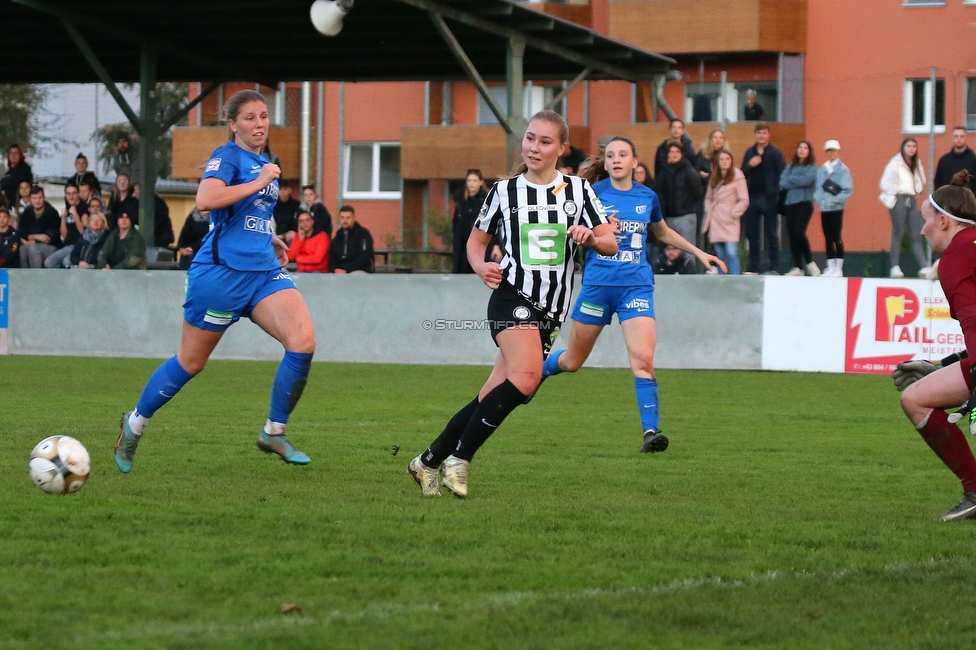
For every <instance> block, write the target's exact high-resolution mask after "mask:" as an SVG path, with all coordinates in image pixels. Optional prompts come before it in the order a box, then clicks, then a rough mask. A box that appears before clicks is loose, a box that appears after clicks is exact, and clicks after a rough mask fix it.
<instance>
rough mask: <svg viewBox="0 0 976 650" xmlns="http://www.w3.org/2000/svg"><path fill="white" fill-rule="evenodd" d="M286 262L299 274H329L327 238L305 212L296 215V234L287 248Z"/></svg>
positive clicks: (309, 214)
mask: <svg viewBox="0 0 976 650" xmlns="http://www.w3.org/2000/svg"><path fill="white" fill-rule="evenodd" d="M288 261H289V262H295V269H296V270H297V271H298V272H299V273H328V272H329V236H328V235H327V234H325V232H323V231H321V230H319V229H318V224H316V223H315V218H314V217H312V215H311V213H310V212H308V211H307V210H302V211H301V212H299V213H298V232H297V234H296V235H295V237H294V238H293V239H292V240H291V246H290V247H289V248H288Z"/></svg>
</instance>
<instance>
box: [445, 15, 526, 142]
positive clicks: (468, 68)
mask: <svg viewBox="0 0 976 650" xmlns="http://www.w3.org/2000/svg"><path fill="white" fill-rule="evenodd" d="M430 19H431V20H432V21H433V22H434V27H436V28H437V31H438V32H439V33H440V35H441V37H442V38H443V39H444V42H445V43H447V46H448V47H449V48H451V53H452V54H453V55H454V58H455V59H457V61H458V63H460V64H461V67H462V68H464V71H465V72H466V73H467V75H468V79H470V80H471V83H473V84H474V85H475V87H476V88H477V89H478V92H479V93H481V97H482V98H483V99H484V100H485V103H486V104H488V108H490V109H491V112H492V113H494V114H495V118H496V119H497V120H498V122H499V123H500V124H501V125H502V127H504V129H505V131H506V132H510V131H511V127H510V126H509V124H508V118H507V117H506V116H505V112H504V111H502V107H501V106H499V105H498V102H496V101H495V98H494V97H492V96H491V93H489V92H488V84H486V83H485V80H484V79H482V78H481V75H480V74H478V70H477V68H475V67H474V64H473V63H471V59H469V58H468V55H467V54H465V52H464V48H462V47H461V43H459V42H458V40H457V38H455V36H454V32H452V31H451V28H450V27H448V26H447V23H445V22H444V19H443V18H441V16H440V14H435V13H432V14H430Z"/></svg>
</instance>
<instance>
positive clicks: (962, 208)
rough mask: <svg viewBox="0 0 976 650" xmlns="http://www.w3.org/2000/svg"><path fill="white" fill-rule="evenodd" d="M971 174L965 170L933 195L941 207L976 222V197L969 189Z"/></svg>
mask: <svg viewBox="0 0 976 650" xmlns="http://www.w3.org/2000/svg"><path fill="white" fill-rule="evenodd" d="M969 180H970V174H969V171H967V170H965V169H963V170H962V171H960V172H958V173H957V174H956V175H955V176H953V177H952V180H951V181H950V182H949V184H948V185H943V186H942V187H940V188H939V189H937V190H936V191H935V192H933V193H932V198H933V199H935V202H936V203H938V204H939V207H940V208H942V209H943V210H945V211H946V212H948V213H950V214H954V215H955V216H957V217H960V218H961V219H969V220H970V221H976V196H974V195H973V192H972V190H970V189H969Z"/></svg>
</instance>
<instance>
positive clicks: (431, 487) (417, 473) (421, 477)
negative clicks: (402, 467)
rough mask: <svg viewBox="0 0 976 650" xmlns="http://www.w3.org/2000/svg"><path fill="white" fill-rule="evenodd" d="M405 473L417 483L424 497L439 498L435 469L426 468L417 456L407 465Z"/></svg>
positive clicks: (439, 492)
mask: <svg viewBox="0 0 976 650" xmlns="http://www.w3.org/2000/svg"><path fill="white" fill-rule="evenodd" d="M407 472H408V473H409V474H410V476H412V477H413V480H415V481H417V485H419V486H420V489H421V490H423V491H424V496H425V497H439V496H440V495H441V489H440V488H439V487H437V468H436V467H427V466H426V465H424V461H422V460H420V456H417V457H416V458H414V459H413V460H412V461H410V464H409V465H407Z"/></svg>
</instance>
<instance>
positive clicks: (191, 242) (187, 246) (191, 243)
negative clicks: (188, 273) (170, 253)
mask: <svg viewBox="0 0 976 650" xmlns="http://www.w3.org/2000/svg"><path fill="white" fill-rule="evenodd" d="M208 232H210V211H209V210H208V211H201V210H199V209H197V208H193V212H191V213H190V214H189V216H187V218H186V221H184V222H183V228H182V229H180V238H179V239H178V240H177V241H176V250H177V252H178V253H179V254H180V268H181V269H183V270H187V269H189V268H190V262H192V261H193V256H194V255H196V254H197V251H198V250H200V246H201V244H203V238H204V237H205V236H206V235H207V233H208Z"/></svg>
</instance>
